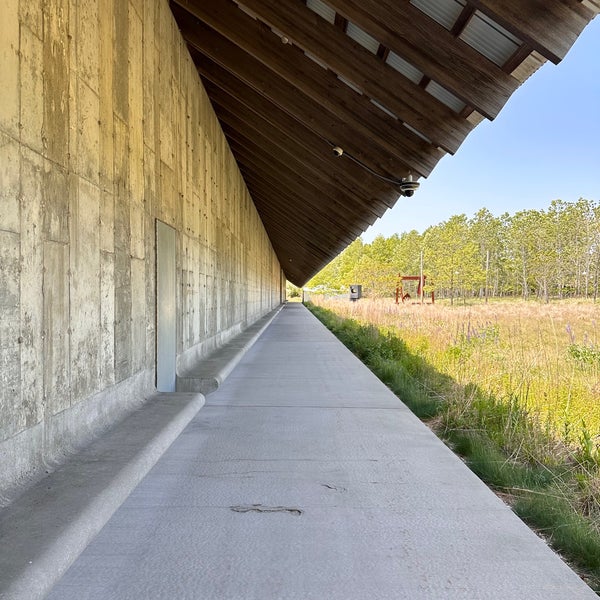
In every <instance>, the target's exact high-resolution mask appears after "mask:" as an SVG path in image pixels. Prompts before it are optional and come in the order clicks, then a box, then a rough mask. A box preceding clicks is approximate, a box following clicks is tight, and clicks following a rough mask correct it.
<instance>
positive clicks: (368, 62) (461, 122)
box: [243, 0, 472, 152]
mask: <svg viewBox="0 0 600 600" xmlns="http://www.w3.org/2000/svg"><path fill="white" fill-rule="evenodd" d="M243 4H244V6H247V7H248V8H250V9H251V10H252V11H253V12H254V13H256V14H257V15H258V16H259V17H260V19H261V20H263V21H264V22H265V23H267V24H268V25H269V26H271V27H275V28H276V29H278V30H279V31H282V32H283V33H285V35H286V36H287V37H288V38H289V39H290V40H292V41H293V43H294V44H296V45H298V46H299V47H300V48H302V49H303V50H305V51H307V52H309V53H311V54H313V55H314V56H317V57H318V58H319V60H320V61H321V62H322V63H324V64H325V65H327V67H328V68H330V69H331V70H332V71H334V72H335V73H337V74H339V75H341V76H342V77H344V79H347V80H348V81H350V82H351V83H352V84H353V85H355V86H356V87H358V88H359V89H360V90H361V91H362V92H363V93H364V94H366V95H367V96H369V97H370V98H372V99H373V100H376V101H377V102H379V103H380V104H381V105H383V106H385V107H386V108H387V109H388V110H391V111H392V112H393V113H394V114H395V115H396V116H397V117H398V118H399V119H401V120H402V121H404V122H406V123H408V124H409V125H410V126H411V127H414V128H415V129H416V130H417V131H419V132H421V133H422V134H423V135H425V136H426V137H427V138H429V139H430V140H432V142H433V143H434V144H435V145H436V146H440V147H443V148H445V149H447V150H448V151H449V152H453V151H455V150H456V149H457V148H458V146H459V145H460V144H461V142H462V141H463V139H464V138H465V137H466V136H467V135H468V133H469V132H470V131H471V129H472V125H471V124H470V123H469V122H468V121H466V120H465V119H461V118H460V117H459V115H458V114H457V113H455V112H454V111H453V110H451V109H450V108H449V107H447V106H446V105H445V104H443V103H441V102H440V101H439V100H437V99H436V98H434V97H433V96H432V95H431V94H429V93H427V92H426V91H425V90H423V89H421V88H419V87H418V86H415V85H414V84H413V83H412V82H411V81H410V80H409V79H407V78H406V77H405V76H404V75H402V74H401V73H399V72H398V71H397V70H396V69H394V68H392V67H391V66H389V65H387V64H386V63H385V62H384V61H383V60H382V59H381V58H379V57H378V56H376V55H374V54H372V53H371V52H369V51H368V50H366V49H365V48H363V47H362V46H361V45H360V44H358V43H357V42H355V41H354V40H353V39H352V38H350V37H349V36H348V35H346V34H345V33H344V32H343V31H342V30H341V29H340V28H338V27H336V26H335V25H332V24H331V23H329V22H327V21H326V20H325V19H323V18H321V17H320V16H319V15H317V14H316V13H315V12H313V11H312V10H310V9H309V8H307V7H306V6H305V5H304V4H302V3H300V2H296V1H293V0H288V1H287V2H272V1H270V0H243Z"/></svg>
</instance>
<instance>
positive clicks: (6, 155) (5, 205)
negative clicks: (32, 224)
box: [0, 33, 21, 233]
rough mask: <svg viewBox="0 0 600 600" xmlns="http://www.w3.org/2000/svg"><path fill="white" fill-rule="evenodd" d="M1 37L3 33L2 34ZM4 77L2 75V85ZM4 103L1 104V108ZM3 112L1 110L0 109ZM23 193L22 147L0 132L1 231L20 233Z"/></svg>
mask: <svg viewBox="0 0 600 600" xmlns="http://www.w3.org/2000/svg"><path fill="white" fill-rule="evenodd" d="M0 35H1V33H0ZM1 78H2V76H1V75H0V85H2V81H1ZM1 105H2V102H0V106H1ZM0 110H1V108H0ZM20 191H21V173H20V147H19V144H18V142H17V141H15V140H14V139H13V138H11V137H9V136H8V135H5V134H4V133H2V132H1V131H0V207H2V209H1V210H0V229H1V230H4V231H13V232H15V233H18V232H19V229H20V227H21V222H20V217H19V206H20V203H19V195H20Z"/></svg>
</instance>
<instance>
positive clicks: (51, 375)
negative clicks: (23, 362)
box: [42, 242, 71, 415]
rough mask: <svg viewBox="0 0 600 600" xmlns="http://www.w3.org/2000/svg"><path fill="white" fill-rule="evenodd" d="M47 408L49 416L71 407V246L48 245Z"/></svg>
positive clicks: (45, 279)
mask: <svg viewBox="0 0 600 600" xmlns="http://www.w3.org/2000/svg"><path fill="white" fill-rule="evenodd" d="M42 281H43V298H44V308H43V311H44V312H43V319H44V333H43V335H44V340H43V350H44V360H43V363H42V364H43V368H44V375H43V376H44V404H45V410H46V415H53V414H56V413H59V412H61V411H63V410H65V409H67V408H69V406H70V405H71V391H70V364H71V348H70V338H69V327H70V304H69V246H68V244H61V243H56V242H46V243H45V244H44V274H43V280H42Z"/></svg>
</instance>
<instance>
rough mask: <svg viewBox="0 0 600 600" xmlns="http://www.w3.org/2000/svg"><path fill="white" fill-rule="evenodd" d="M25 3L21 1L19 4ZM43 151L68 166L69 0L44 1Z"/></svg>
mask: <svg viewBox="0 0 600 600" xmlns="http://www.w3.org/2000/svg"><path fill="white" fill-rule="evenodd" d="M23 4H25V3H24V2H21V5H23ZM44 9H45V10H44V13H43V14H44V18H43V32H44V36H43V48H44V55H43V61H44V82H43V89H44V96H43V101H44V113H43V135H42V138H43V145H44V153H45V156H47V157H48V158H49V159H50V160H52V161H53V162H55V163H58V164H59V165H61V166H62V167H63V168H64V169H65V170H67V169H68V168H69V135H70V132H69V126H70V120H69V110H70V103H69V90H70V85H71V80H70V55H71V51H72V50H73V51H75V48H74V47H73V48H71V45H70V40H69V35H68V34H69V19H68V15H69V3H68V0H60V1H56V2H52V3H49V2H45V3H44ZM35 31H37V29H36V30H35Z"/></svg>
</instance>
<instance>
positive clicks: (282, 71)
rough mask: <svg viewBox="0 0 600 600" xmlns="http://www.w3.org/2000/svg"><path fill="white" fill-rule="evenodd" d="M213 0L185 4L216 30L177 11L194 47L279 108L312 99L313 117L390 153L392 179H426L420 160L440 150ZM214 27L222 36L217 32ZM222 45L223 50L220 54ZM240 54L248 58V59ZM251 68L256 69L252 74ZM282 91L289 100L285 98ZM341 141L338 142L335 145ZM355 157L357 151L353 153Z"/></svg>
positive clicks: (188, 0) (256, 24)
mask: <svg viewBox="0 0 600 600" xmlns="http://www.w3.org/2000/svg"><path fill="white" fill-rule="evenodd" d="M213 2H214V0H206V1H205V0H202V1H200V0H193V1H192V0H185V2H184V1H181V2H180V3H181V4H185V5H186V7H188V8H189V9H190V10H193V11H194V16H195V17H197V18H199V19H201V20H206V21H207V22H208V23H209V25H210V27H209V26H207V25H206V24H205V23H203V22H196V23H194V24H192V22H191V21H190V17H189V15H188V17H186V16H185V14H182V12H181V11H182V10H183V9H176V7H173V10H174V13H175V14H176V17H177V18H178V21H179V23H180V26H181V28H182V32H183V34H184V37H185V39H186V40H187V41H188V43H190V44H191V45H193V46H194V47H195V48H197V49H198V50H200V51H202V52H204V53H207V54H208V55H209V56H210V58H211V59H213V60H214V61H215V62H217V63H218V64H221V65H222V66H223V67H225V68H227V70H229V71H230V72H232V73H235V75H236V76H238V77H240V78H241V79H243V80H245V81H246V83H248V84H249V85H251V86H252V87H254V88H255V89H257V90H258V91H261V93H264V91H265V88H268V89H269V92H270V94H271V100H274V96H277V97H278V98H279V99H280V101H281V102H280V101H277V102H276V104H279V105H280V106H282V107H284V108H287V109H288V110H289V106H290V105H292V106H293V105H294V104H295V105H297V104H298V100H299V101H300V103H301V104H304V105H307V101H308V100H310V105H309V109H310V110H309V113H310V114H319V113H323V112H324V111H327V113H328V114H329V115H331V116H334V117H335V118H336V119H337V120H338V121H341V122H343V123H347V124H349V125H350V127H351V129H352V134H353V135H354V136H356V134H357V133H361V134H362V136H363V138H366V139H369V140H371V142H370V145H371V146H372V145H373V144H376V145H377V146H379V147H380V148H381V149H383V150H385V152H386V153H387V155H388V157H389V159H388V163H389V164H391V165H392V166H393V168H392V169H391V171H390V169H389V168H384V169H383V170H385V171H386V172H388V173H390V172H391V174H392V176H395V177H399V176H400V177H402V176H405V175H406V173H407V172H408V171H410V170H412V171H413V172H417V173H419V174H422V175H424V173H423V171H424V170H426V168H425V166H424V165H423V164H420V162H419V158H418V157H420V156H423V155H427V154H430V155H433V156H434V155H435V154H438V153H439V151H438V150H437V148H435V147H434V146H432V145H431V144H429V143H427V142H425V141H424V140H422V139H421V138H419V136H417V135H415V134H414V133H413V132H411V131H410V130H409V129H407V128H406V127H404V126H403V125H402V123H401V122H399V121H398V120H396V119H394V118H393V117H391V116H389V115H387V114H386V113H385V112H383V111H381V110H380V109H379V108H377V107H376V106H375V105H374V104H373V103H372V102H370V101H369V99H368V98H366V97H365V96H362V95H360V94H358V93H356V92H355V91H353V90H352V89H350V88H349V87H348V86H347V85H346V84H344V83H343V82H342V81H340V80H339V79H338V78H337V77H336V76H335V75H334V74H333V73H331V72H329V71H327V70H326V69H323V68H322V67H320V66H319V65H318V64H317V63H315V62H314V61H312V60H310V59H309V58H307V57H306V56H305V55H304V53H303V52H302V51H301V50H300V49H298V48H296V47H294V46H292V45H289V44H287V45H286V44H281V42H280V41H278V39H279V38H278V37H277V36H275V34H273V33H272V32H271V31H270V30H267V31H265V27H264V26H262V25H261V24H260V23H259V22H257V21H256V20H254V19H252V18H251V17H249V16H248V15H246V14H245V13H244V12H243V11H241V10H239V9H238V8H237V7H236V6H235V5H234V4H233V3H232V2H230V0H219V2H218V4H217V6H216V8H215V6H213ZM185 12H186V11H183V13H185ZM213 27H214V28H216V29H218V31H219V33H217V31H216V30H213V31H211V28H213ZM217 36H218V37H217ZM219 38H220V39H219ZM227 41H228V42H229V46H227V43H226V42H227ZM217 44H218V46H219V51H218V52H215V45H217ZM240 53H242V54H246V57H245V59H244V57H243V56H241V55H240ZM257 61H258V63H259V64H258V65H257V64H256V62H257ZM252 62H253V63H254V64H252ZM250 64H252V67H250V68H251V70H250V71H249V70H248V67H249V65H250ZM257 79H258V81H257ZM250 80H253V81H254V84H252V83H251V82H250ZM261 88H262V89H261ZM282 93H283V94H284V95H285V98H281V94H282ZM294 100H295V102H294ZM294 110H295V109H294ZM305 112H306V111H305ZM332 141H333V140H332ZM337 143H338V142H335V141H333V144H334V145H335V144H337ZM348 151H350V149H349V148H348ZM352 154H355V152H354V151H352ZM379 154H381V153H379ZM380 170H382V169H380ZM402 171H404V174H402Z"/></svg>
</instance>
